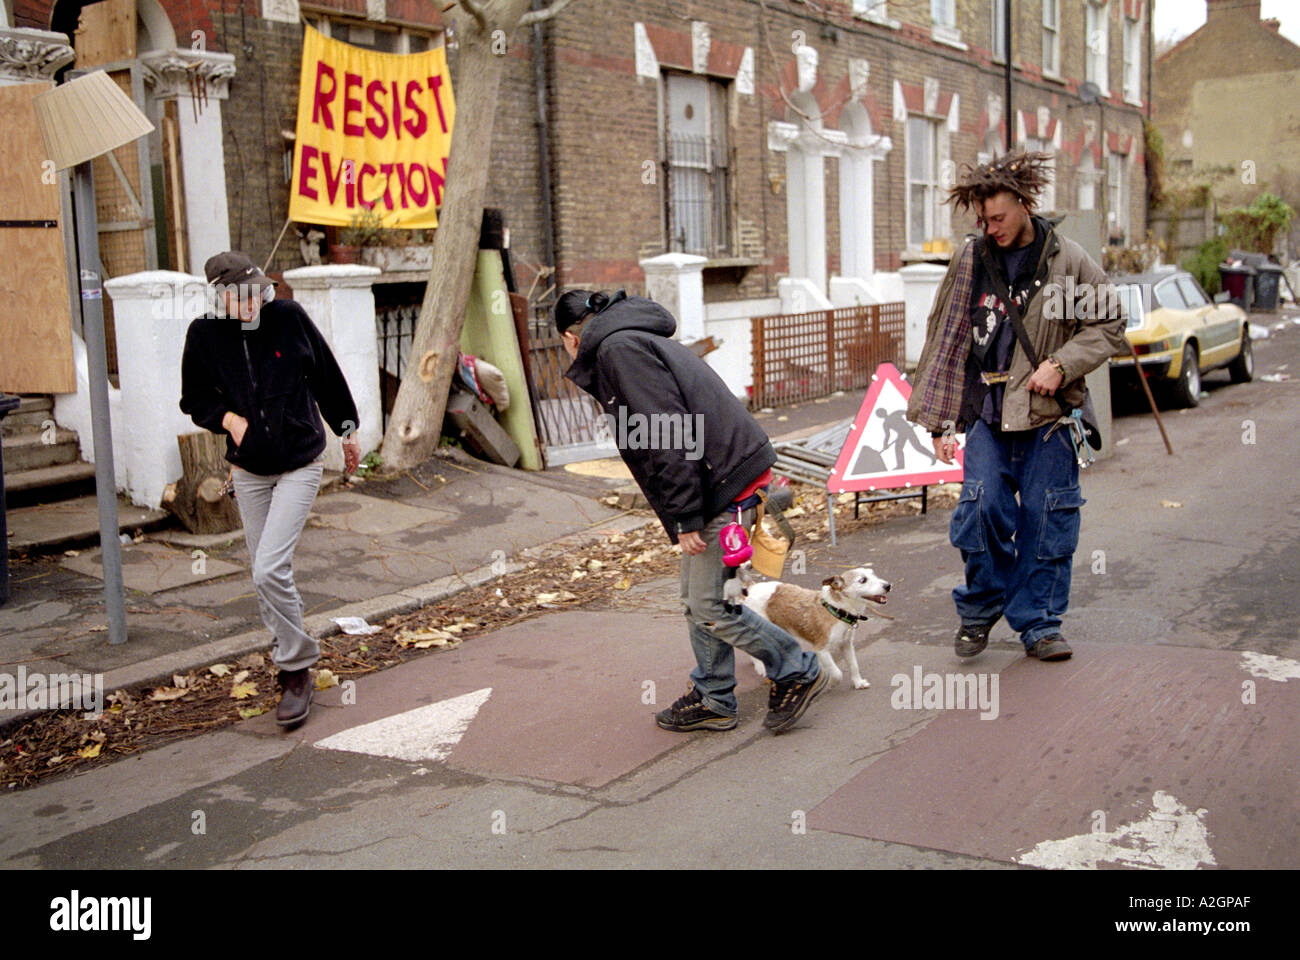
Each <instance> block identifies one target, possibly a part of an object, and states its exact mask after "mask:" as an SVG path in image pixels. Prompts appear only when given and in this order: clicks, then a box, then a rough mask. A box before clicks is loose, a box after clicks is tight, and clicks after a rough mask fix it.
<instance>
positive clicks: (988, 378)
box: [907, 152, 1125, 660]
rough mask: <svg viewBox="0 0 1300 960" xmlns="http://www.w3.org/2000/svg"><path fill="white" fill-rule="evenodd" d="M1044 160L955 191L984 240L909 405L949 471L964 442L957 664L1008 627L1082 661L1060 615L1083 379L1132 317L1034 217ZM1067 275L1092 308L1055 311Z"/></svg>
mask: <svg viewBox="0 0 1300 960" xmlns="http://www.w3.org/2000/svg"><path fill="white" fill-rule="evenodd" d="M1048 162H1049V157H1048V156H1047V155H1046V154H1041V153H1023V152H1018V153H1012V154H1007V155H1004V156H1002V157H1000V158H997V159H995V160H993V161H991V162H990V163H985V164H980V165H978V166H975V167H973V168H971V167H969V166H968V167H967V168H966V169H965V170H964V171H963V177H962V179H961V181H960V182H959V183H958V184H957V185H956V186H955V187H953V188H952V189H951V190H950V191H949V196H948V202H951V203H953V204H954V206H955V207H957V208H959V209H965V210H971V211H973V212H974V213H975V215H976V216H977V217H978V218H979V224H980V227H981V229H982V231H983V236H978V237H976V236H972V237H970V238H968V239H967V241H966V243H965V244H963V245H962V248H961V250H960V252H959V253H958V254H957V255H955V256H954V257H953V259H952V262H951V264H950V265H949V267H948V273H947V275H946V276H945V277H944V280H943V283H942V284H941V285H940V287H939V293H938V296H937V297H936V298H935V303H934V308H933V310H932V311H931V312H930V317H929V322H928V329H927V332H926V340H925V347H924V348H923V350H922V352H921V360H920V364H919V365H918V367H917V370H916V373H915V375H914V378H913V388H912V397H911V400H910V402H909V404H908V409H907V417H908V419H909V420H911V421H912V422H913V423H918V424H920V425H922V426H924V427H925V428H927V429H928V430H929V431H930V435H931V437H932V438H933V443H934V452H935V454H936V455H937V456H938V457H939V458H940V459H941V460H942V461H943V462H944V463H952V462H953V456H954V454H955V452H956V441H955V439H954V435H955V434H956V433H959V432H962V431H964V432H965V433H966V448H965V479H964V481H963V483H962V488H961V496H960V499H959V500H958V503H957V507H956V509H955V510H954V511H953V515H952V523H951V527H950V530H949V539H950V540H951V542H952V544H953V546H955V547H957V548H958V549H959V550H960V551H961V555H962V560H963V561H964V563H965V566H966V583H965V585H964V586H960V587H958V588H957V589H955V590H954V591H953V600H954V601H955V603H956V606H957V614H958V616H959V617H960V618H961V625H960V626H959V627H958V629H957V635H956V638H955V641H954V647H955V649H956V652H957V655H958V656H961V657H973V656H975V655H976V654H978V653H980V652H981V651H983V650H984V648H985V647H986V646H987V645H988V638H989V630H990V629H991V628H992V627H993V625H994V624H995V623H996V622H997V621H998V619H999V618H1001V617H1003V616H1005V617H1006V618H1007V623H1008V624H1010V626H1011V628H1012V629H1013V630H1015V631H1016V632H1017V633H1019V634H1020V639H1021V642H1022V643H1024V645H1025V652H1026V653H1027V654H1028V655H1029V656H1031V657H1035V658H1037V659H1039V660H1064V659H1066V658H1068V657H1069V656H1070V655H1071V652H1072V651H1071V649H1070V645H1069V644H1068V643H1066V641H1065V639H1064V638H1063V637H1062V636H1061V615H1062V614H1063V613H1064V612H1065V609H1066V607H1067V605H1068V604H1069V599H1070V566H1071V563H1072V560H1073V556H1074V551H1075V548H1076V547H1077V546H1078V542H1079V508H1080V507H1081V506H1082V505H1083V502H1084V501H1083V497H1082V496H1081V494H1080V491H1079V462H1078V459H1077V456H1076V450H1075V446H1074V444H1073V443H1072V441H1071V435H1072V431H1071V429H1069V426H1068V424H1069V420H1070V419H1071V418H1070V417H1069V416H1067V415H1068V414H1069V412H1070V411H1071V410H1075V409H1077V408H1082V412H1083V414H1084V415H1083V418H1082V419H1083V421H1084V422H1085V423H1087V424H1088V426H1089V428H1090V429H1089V431H1088V434H1089V435H1088V440H1089V442H1091V443H1092V445H1093V446H1099V445H1100V437H1099V436H1098V435H1097V433H1096V429H1095V427H1092V426H1091V425H1092V424H1093V423H1095V419H1094V418H1093V417H1092V416H1091V407H1090V405H1089V403H1088V392H1087V387H1086V386H1085V384H1084V379H1083V378H1084V375H1085V374H1087V373H1088V372H1089V371H1091V370H1093V369H1095V368H1096V367H1098V366H1100V365H1101V364H1103V363H1105V362H1106V360H1107V358H1108V357H1110V356H1111V355H1112V354H1114V353H1117V352H1119V351H1120V350H1121V349H1122V348H1123V347H1124V346H1125V341H1124V326H1125V320H1124V316H1123V313H1122V311H1121V309H1120V308H1119V306H1118V304H1117V302H1116V298H1114V297H1109V296H1100V294H1102V293H1104V292H1105V291H1107V290H1108V289H1109V288H1108V286H1107V281H1106V275H1105V273H1103V272H1102V270H1101V268H1100V267H1099V266H1097V264H1096V262H1095V261H1094V260H1093V259H1092V258H1091V257H1089V256H1088V254H1087V253H1085V252H1084V250H1083V248H1082V247H1080V246H1079V244H1077V243H1075V242H1074V241H1073V240H1070V239H1068V238H1066V237H1062V236H1060V235H1059V234H1057V233H1056V231H1055V230H1054V229H1053V228H1052V225H1051V224H1050V223H1049V222H1048V221H1047V220H1046V219H1044V218H1043V217H1041V216H1036V215H1035V214H1034V207H1035V204H1036V201H1037V198H1038V195H1039V193H1040V191H1041V190H1042V188H1043V187H1044V186H1045V185H1046V176H1047V175H1048V167H1047V164H1048ZM1067 277H1073V278H1074V285H1075V291H1076V292H1077V294H1078V296H1079V301H1078V302H1079V305H1080V306H1082V307H1083V309H1082V310H1079V309H1076V310H1074V311H1069V310H1049V311H1047V315H1046V316H1045V315H1044V309H1043V305H1044V301H1045V300H1049V298H1050V300H1049V303H1050V302H1052V301H1054V302H1055V303H1058V304H1059V303H1060V298H1059V295H1060V290H1061V289H1062V288H1063V287H1065V286H1066V278H1067ZM1085 291H1092V297H1091V298H1088V297H1085V296H1084V293H1085ZM1089 303H1095V304H1097V305H1098V306H1099V307H1100V309H1096V310H1092V309H1088V304H1089ZM1057 313H1064V314H1065V315H1066V317H1070V318H1072V319H1066V317H1058V316H1053V314H1057ZM1084 314H1087V315H1084ZM1099 314H1105V315H1099ZM1017 495H1019V502H1017Z"/></svg>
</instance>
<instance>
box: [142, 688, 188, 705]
mask: <svg viewBox="0 0 1300 960" xmlns="http://www.w3.org/2000/svg"><path fill="white" fill-rule="evenodd" d="M192 692H193V691H191V690H186V689H183V688H181V687H159V688H158V689H157V690H155V691H154V692H153V696H151V697H150V698H149V699H150V700H156V701H159V702H162V701H166V700H179V699H180V698H181V697H186V696H189V695H190V693H192Z"/></svg>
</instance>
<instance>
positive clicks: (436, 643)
mask: <svg viewBox="0 0 1300 960" xmlns="http://www.w3.org/2000/svg"><path fill="white" fill-rule="evenodd" d="M411 646H413V647H414V648H415V649H416V650H428V649H429V648H430V647H446V648H448V649H451V648H452V647H459V646H460V641H459V640H444V639H442V638H441V637H435V638H434V639H432V640H421V641H419V642H418V643H413V644H411Z"/></svg>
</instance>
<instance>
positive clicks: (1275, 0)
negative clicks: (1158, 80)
mask: <svg viewBox="0 0 1300 960" xmlns="http://www.w3.org/2000/svg"><path fill="white" fill-rule="evenodd" d="M1155 2H1156V6H1155V11H1156V18H1155V22H1154V26H1155V35H1156V40H1163V39H1164V38H1165V37H1172V38H1174V39H1177V40H1181V39H1182V38H1183V37H1185V36H1187V35H1188V34H1189V33H1191V32H1192V31H1193V30H1195V29H1196V28H1197V27H1199V26H1201V25H1202V24H1203V23H1205V0H1155ZM1260 16H1262V17H1274V18H1276V19H1278V20H1281V21H1282V35H1283V36H1284V37H1286V38H1287V39H1288V40H1290V41H1292V42H1293V43H1300V3H1297V2H1296V0H1263V3H1262V5H1261V9H1260Z"/></svg>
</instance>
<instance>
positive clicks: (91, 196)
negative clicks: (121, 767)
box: [33, 70, 153, 644]
mask: <svg viewBox="0 0 1300 960" xmlns="http://www.w3.org/2000/svg"><path fill="white" fill-rule="evenodd" d="M33 103H34V105H35V109H36V121H37V126H38V128H39V129H40V131H41V139H42V141H44V144H45V150H46V155H47V156H48V157H49V158H50V159H51V160H53V161H54V166H55V169H57V170H66V169H68V168H69V167H71V168H73V175H72V201H73V206H74V207H75V209H76V228H77V260H78V262H79V269H78V276H79V278H80V282H79V286H80V292H81V297H80V300H81V316H82V322H83V326H84V329H85V338H86V366H87V369H88V372H89V379H90V416H91V429H92V435H93V437H94V443H95V500H96V503H97V505H98V507H99V547H100V562H101V563H102V564H103V568H104V606H105V611H106V614H107V618H108V642H109V643H112V644H118V643H125V642H126V600H125V596H124V594H123V589H122V546H121V542H120V541H119V540H118V519H117V480H116V477H115V476H114V471H113V428H112V422H111V420H110V417H109V407H108V362H107V359H106V353H105V348H104V340H105V338H104V293H103V285H102V282H101V277H100V273H99V227H98V223H97V221H96V217H95V181H94V176H93V173H92V171H91V161H92V160H93V159H94V158H95V157H98V156H102V155H103V154H105V153H108V152H109V151H111V150H115V149H117V148H118V147H120V146H122V145H124V144H127V143H130V142H131V141H132V140H135V139H137V138H139V137H142V136H144V135H145V134H146V133H149V132H150V131H151V130H153V124H151V123H150V122H149V119H148V118H147V117H146V116H145V115H144V114H143V113H141V112H140V110H139V108H138V107H136V105H135V104H134V103H132V102H131V100H130V98H129V97H127V96H126V94H125V93H123V92H122V91H121V89H120V88H119V87H118V86H117V84H116V83H114V82H113V80H112V78H110V77H109V76H108V74H107V73H105V72H104V71H102V70H97V71H95V72H93V73H87V74H85V75H83V76H80V77H77V78H76V79H75V80H72V81H70V82H68V83H65V84H62V85H61V86H57V87H55V88H54V89H53V90H50V91H48V92H47V93H43V94H41V95H40V96H39V97H37V98H36V99H35V100H34V101H33Z"/></svg>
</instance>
